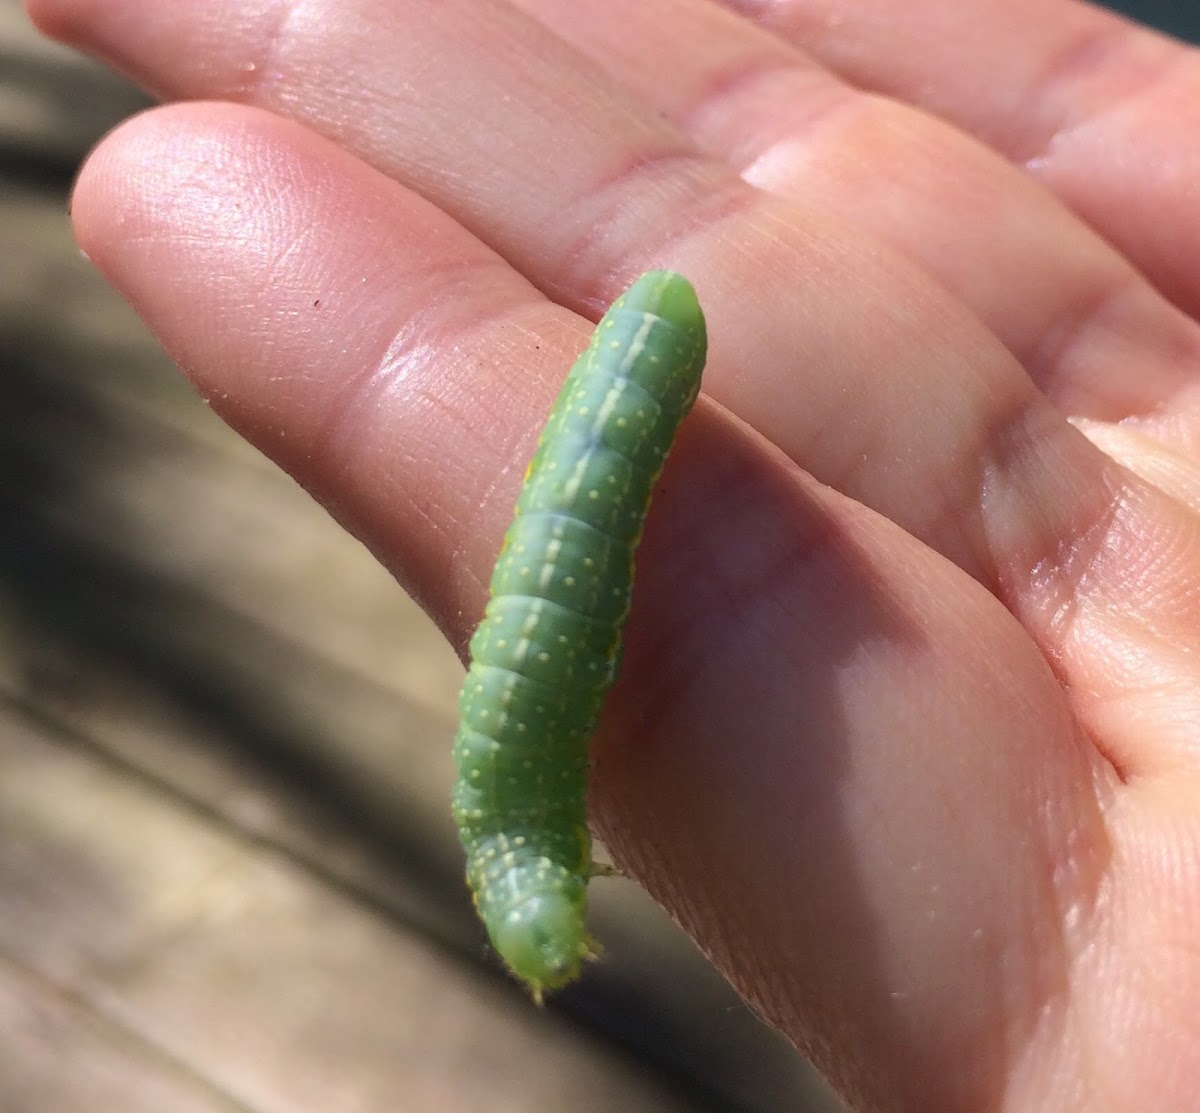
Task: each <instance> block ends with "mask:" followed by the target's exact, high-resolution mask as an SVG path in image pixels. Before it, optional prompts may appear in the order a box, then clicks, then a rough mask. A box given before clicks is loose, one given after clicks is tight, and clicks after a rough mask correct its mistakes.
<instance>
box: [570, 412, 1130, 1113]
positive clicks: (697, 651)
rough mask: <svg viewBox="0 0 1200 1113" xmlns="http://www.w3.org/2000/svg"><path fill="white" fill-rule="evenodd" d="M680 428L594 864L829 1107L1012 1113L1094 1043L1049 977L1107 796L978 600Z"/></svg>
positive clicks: (654, 538)
mask: <svg viewBox="0 0 1200 1113" xmlns="http://www.w3.org/2000/svg"><path fill="white" fill-rule="evenodd" d="M700 416H701V422H700V423H696V422H692V423H690V425H689V426H688V427H686V434H685V436H684V438H683V440H682V441H681V443H680V445H679V446H678V448H677V454H676V457H675V458H673V461H674V464H675V467H676V469H677V470H676V471H675V473H674V474H677V475H679V476H680V478H679V480H678V481H677V482H678V484H679V487H678V488H677V487H676V486H675V482H674V481H672V480H671V478H670V476H669V477H668V485H667V486H666V487H665V493H666V494H668V495H674V494H676V493H678V495H679V497H678V498H675V497H671V498H669V499H668V501H667V502H666V503H663V502H661V501H660V502H659V503H658V504H656V507H655V510H654V513H653V514H652V516H651V520H650V522H649V524H648V529H647V536H646V540H645V547H644V549H643V552H642V557H641V558H640V559H639V584H638V587H637V590H636V598H635V601H634V612H633V618H632V619H631V630H630V632H631V635H632V640H631V643H630V646H629V650H628V652H627V654H626V659H625V669H624V672H623V681H622V685H621V686H620V688H619V689H618V691H617V693H615V694H617V695H619V696H620V697H621V698H620V699H619V700H618V701H616V702H615V704H613V705H612V708H613V711H612V713H611V714H609V715H608V716H607V718H606V719H605V721H604V723H603V724H602V726H603V733H602V735H601V737H600V739H599V744H598V746H597V747H596V751H595V754H596V756H595V766H594V780H593V802H594V814H595V815H596V819H597V822H598V824H599V827H600V831H601V834H602V836H603V838H604V840H605V843H606V845H608V846H609V847H610V848H611V849H612V850H613V853H614V855H615V856H616V858H617V860H618V862H619V863H620V864H621V865H622V866H624V867H625V868H626V869H627V870H628V872H630V873H631V874H632V875H633V876H634V877H636V878H637V879H638V880H640V881H642V882H643V883H644V884H645V885H646V886H647V887H648V888H649V890H650V891H651V893H652V894H654V895H655V896H656V897H657V899H659V900H660V902H662V903H663V904H664V905H666V907H668V908H669V909H671V911H672V913H673V915H674V916H675V917H676V918H677V919H678V920H679V921H680V922H681V923H682V924H683V925H684V926H685V927H686V928H687V929H688V930H689V932H691V933H692V934H693V935H694V936H695V937H696V938H697V940H698V941H699V942H700V945H701V946H702V948H703V949H704V950H705V952H706V953H707V954H708V955H709V956H710V957H711V958H712V959H713V960H714V961H715V962H716V963H717V965H718V966H719V967H720V968H721V969H722V970H723V971H724V972H725V973H726V975H727V976H728V977H729V978H730V979H731V980H732V981H733V983H734V984H735V985H736V986H737V987H738V988H739V989H740V990H741V991H742V993H743V994H744V995H746V996H747V998H748V999H749V1000H750V1001H751V1002H752V1003H753V1004H754V1006H755V1007H756V1008H757V1009H758V1010H759V1011H760V1012H761V1013H762V1015H764V1016H765V1017H766V1018H767V1019H768V1020H770V1021H771V1022H772V1023H774V1024H775V1025H777V1026H778V1027H780V1028H781V1029H782V1030H783V1031H784V1032H785V1033H787V1034H789V1035H790V1036H791V1037H792V1039H793V1040H795V1041H796V1042H797V1043H798V1045H799V1046H800V1047H801V1048H802V1049H803V1050H805V1051H806V1052H807V1053H808V1054H809V1055H810V1056H811V1057H813V1058H814V1059H815V1060H816V1061H817V1063H818V1065H820V1066H821V1067H822V1069H823V1070H824V1071H825V1072H826V1073H827V1074H829V1075H830V1076H831V1077H832V1078H833V1080H834V1082H835V1084H836V1085H837V1087H838V1089H839V1090H840V1091H841V1092H842V1094H843V1095H844V1096H847V1097H850V1098H852V1099H855V1100H853V1101H852V1102H851V1104H852V1106H853V1107H854V1108H863V1109H868V1108H870V1109H875V1108H879V1109H882V1108H897V1109H899V1108H906V1109H907V1108H914V1109H915V1108H935V1107H936V1108H947V1109H949V1108H959V1109H982V1108H986V1107H988V1106H989V1105H991V1104H993V1101H992V1100H991V1097H990V1096H989V1095H994V1094H995V1093H998V1092H1001V1091H1004V1092H1006V1093H1008V1094H1010V1095H1011V1096H1012V1101H1013V1105H1014V1107H1017V1108H1032V1107H1034V1106H1035V1105H1037V1104H1039V1102H1038V1101H1036V1100H1034V1097H1033V1095H1034V1094H1036V1093H1037V1091H1038V1088H1039V1087H1040V1086H1042V1085H1045V1084H1046V1082H1047V1077H1046V1076H1047V1074H1048V1073H1049V1074H1053V1073H1054V1071H1055V1070H1056V1068H1057V1067H1058V1066H1059V1065H1060V1063H1061V1060H1060V1058H1059V1055H1060V1049H1061V1047H1062V1046H1067V1047H1078V1046H1082V1045H1086V1046H1088V1047H1093V1048H1097V1047H1098V1045H1099V1043H1100V1042H1101V1041H1100V1039H1099V1038H1098V1034H1097V1033H1095V1032H1093V1031H1090V1030H1087V1029H1086V1022H1085V1025H1084V1026H1083V1027H1077V1026H1076V1018H1077V1017H1089V1016H1091V1015H1093V1014H1092V1011H1091V1004H1092V998H1091V997H1090V996H1089V995H1088V993H1087V992H1086V990H1087V989H1088V988H1089V987H1082V989H1083V990H1084V991H1085V992H1076V990H1077V987H1076V986H1075V985H1074V983H1073V981H1072V977H1071V974H1070V971H1072V970H1073V969H1074V964H1075V962H1076V959H1077V958H1078V956H1079V954H1080V953H1081V952H1082V951H1084V950H1086V948H1087V946H1088V942H1086V941H1089V940H1093V939H1095V938H1096V933H1098V932H1102V931H1103V926H1104V923H1105V920H1104V915H1103V912H1102V911H1101V909H1100V908H1099V905H1098V903H1097V901H1098V895H1099V892H1100V887H1101V884H1102V881H1103V878H1104V875H1105V871H1106V868H1107V865H1108V862H1109V854H1110V848H1109V840H1108V836H1107V833H1106V831H1105V828H1104V823H1103V819H1102V815H1101V809H1100V807H1099V806H1098V804H1097V800H1096V796H1095V795H1094V793H1097V794H1099V796H1100V797H1101V798H1104V799H1106V800H1107V798H1108V796H1109V795H1110V794H1111V792H1112V791H1113V790H1114V785H1113V778H1112V776H1111V771H1110V770H1108V768H1107V767H1106V766H1105V764H1104V762H1103V761H1102V760H1101V759H1098V758H1097V755H1096V753H1095V751H1093V750H1092V749H1091V748H1090V746H1089V745H1088V744H1087V742H1086V741H1084V740H1083V739H1082V737H1081V736H1080V735H1079V734H1077V733H1076V728H1075V726H1074V724H1073V723H1072V722H1071V719H1070V713H1069V710H1068V704H1067V701H1066V699H1065V697H1064V693H1063V690H1062V689H1061V688H1060V687H1059V685H1058V684H1057V682H1056V681H1055V679H1054V678H1053V676H1052V675H1051V674H1050V672H1049V670H1048V669H1047V668H1046V665H1045V662H1044V660H1042V658H1041V657H1040V656H1039V655H1038V654H1037V653H1036V651H1033V650H1032V647H1031V646H1030V644H1029V642H1028V641H1027V640H1026V638H1025V635H1024V634H1023V632H1022V631H1021V630H1020V628H1019V627H1018V626H1017V624H1016V623H1015V622H1013V621H1012V619H1011V617H1010V616H1009V615H1008V614H1007V613H1005V612H1004V610H1003V608H1001V607H1000V606H999V605H998V604H997V603H996V601H995V600H994V599H993V598H991V597H990V596H988V595H987V594H986V593H984V592H981V591H980V590H979V588H978V585H976V584H974V583H973V582H971V581H969V580H967V579H966V578H965V577H963V576H962V575H961V573H959V572H958V571H957V570H956V569H953V568H952V567H950V566H948V565H946V564H945V563H943V562H941V561H938V560H936V559H934V560H930V559H929V554H928V551H927V550H923V549H922V548H921V547H920V546H918V545H915V544H914V543H913V542H912V540H911V539H910V538H907V537H904V536H902V535H900V534H899V532H898V531H896V530H895V527H894V526H892V525H891V524H890V523H886V522H882V521H880V520H879V519H877V518H876V517H875V516H874V515H871V514H870V513H868V512H866V511H864V510H863V509H862V508H861V507H853V506H851V505H849V504H847V503H846V500H844V499H842V498H841V497H840V496H838V495H836V493H833V492H830V491H828V490H826V489H821V488H818V487H815V486H814V485H812V484H811V482H808V481H806V480H805V479H804V477H802V476H801V475H799V474H798V473H797V472H796V471H795V470H794V469H792V470H791V471H788V470H786V469H777V468H776V467H775V466H774V465H775V463H776V460H775V459H773V458H772V454H771V453H769V452H766V451H763V450H762V448H761V447H760V446H755V445H753V444H749V445H747V444H744V443H739V440H738V437H737V430H734V431H726V432H725V433H724V435H723V436H722V437H721V438H720V439H719V445H720V447H719V448H718V447H717V445H716V444H710V443H709V441H708V438H707V436H706V434H707V427H706V423H705V418H709V417H711V415H710V414H708V413H703V412H702V413H701V415H700ZM740 431H741V432H742V433H743V434H744V432H745V430H744V427H740ZM698 476H699V477H701V482H702V483H704V484H705V486H704V491H705V501H704V502H703V504H699V503H696V502H694V501H693V500H692V498H691V496H692V495H693V494H694V493H695V491H694V487H693V484H694V483H695V481H696V479H697V477H698ZM713 522H720V523H721V528H720V529H719V530H714V529H712V528H711V527H712V523H713ZM681 586H682V587H683V588H684V590H683V591H682V592H681V591H680V588H681ZM664 599H665V600H667V602H666V603H665V604H664V603H663V602H662V601H663V600H664ZM631 693H633V694H632V695H631ZM1106 968H1107V967H1106ZM1068 986H1069V987H1070V988H1067V987H1068ZM1098 988H1099V987H1096V986H1092V987H1090V989H1091V990H1097V989H1098ZM1051 1017H1052V1018H1053V1019H1052V1020H1050V1022H1049V1023H1044V1022H1045V1021H1047V1019H1048V1018H1051ZM1060 1038H1061V1040H1062V1044H1061V1045H1060V1044H1059V1043H1058V1041H1059V1040H1060ZM1016 1048H1019V1049H1020V1050H1019V1052H1016V1055H1017V1059H1019V1060H1020V1062H1021V1063H1024V1064H1029V1063H1037V1064H1039V1067H1038V1068H1037V1069H1033V1070H1023V1069H1022V1068H1021V1066H1020V1064H1019V1063H1018V1062H1017V1061H1015V1060H1014V1059H1013V1058H1012V1057H1011V1056H1012V1055H1013V1053H1014V1049H1016ZM1083 1058H1084V1059H1085V1060H1086V1059H1087V1058H1088V1056H1087V1054H1086V1053H1085V1055H1084V1057H1083ZM1006 1080H1007V1081H1006ZM1026 1087H1028V1090H1026Z"/></svg>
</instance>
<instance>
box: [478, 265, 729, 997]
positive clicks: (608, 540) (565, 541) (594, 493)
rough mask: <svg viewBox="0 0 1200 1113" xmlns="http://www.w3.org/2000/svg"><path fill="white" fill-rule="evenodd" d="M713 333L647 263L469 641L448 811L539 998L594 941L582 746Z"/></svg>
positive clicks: (557, 433)
mask: <svg viewBox="0 0 1200 1113" xmlns="http://www.w3.org/2000/svg"><path fill="white" fill-rule="evenodd" d="M706 344H707V340H706V334H705V326H704V315H703V314H702V313H701V311H700V306H699V303H698V302H697V300H696V294H695V291H694V290H693V289H692V286H691V284H690V283H689V282H688V281H687V279H685V278H683V277H682V276H680V275H678V274H673V273H672V272H670V271H651V272H650V273H649V274H645V275H643V276H642V277H641V278H639V279H638V280H637V282H635V283H634V284H633V285H632V286H631V287H630V288H629V289H628V290H627V291H626V292H625V293H624V294H623V295H622V296H621V297H619V298H618V299H617V300H616V302H614V303H613V306H612V308H611V309H609V311H608V312H607V313H606V314H605V315H604V316H603V318H601V320H600V323H599V325H597V326H596V331H595V333H594V334H593V336H592V340H591V343H590V344H589V345H588V347H587V349H586V351H584V353H583V354H582V355H581V356H580V357H579V359H578V360H577V361H576V363H575V365H574V367H572V368H571V371H570V373H569V374H568V375H567V379H566V382H565V383H564V384H563V388H562V391H561V393H560V394H559V396H558V400H557V402H556V403H555V405H554V408H553V410H551V412H550V417H549V419H548V420H547V422H546V426H545V428H544V429H543V430H542V436H541V439H540V440H539V441H538V447H537V451H536V452H535V453H534V456H533V460H532V461H531V462H530V464H529V469H528V471H527V472H526V475H525V485H524V487H523V488H522V489H521V494H520V496H519V498H518V499H517V506H516V514H515V517H514V519H513V523H512V525H511V526H510V527H509V529H508V533H507V534H506V535H505V538H504V544H503V546H502V547H501V550H500V555H499V557H498V558H497V560H496V567H495V570H494V571H493V573H492V584H491V598H490V600H489V602H488V606H487V610H486V612H485V614H484V617H483V621H482V622H481V623H480V624H479V629H478V630H476V631H475V636H474V637H473V638H472V639H471V667H470V669H469V670H468V672H467V677H466V680H465V681H464V683H463V689H462V694H461V696H460V697H459V715H460V723H459V728H458V733H457V735H456V736H455V739H454V759H455V762H456V763H457V765H458V780H457V782H456V784H455V788H454V818H455V822H456V823H457V824H458V831H459V837H460V838H461V840H462V844H463V846H464V848H465V849H466V852H467V882H468V884H469V885H470V887H471V891H472V893H473V895H474V898H475V907H476V908H477V909H478V910H479V915H480V917H481V918H482V919H483V922H484V925H485V926H486V928H487V931H488V935H489V937H490V938H491V941H492V945H493V946H494V947H495V948H496V950H497V952H498V953H499V954H500V957H501V958H502V959H503V960H504V961H505V963H506V964H507V966H508V967H509V969H510V970H511V971H512V972H513V973H514V974H515V975H516V976H517V977H518V978H520V979H521V980H522V981H523V982H524V983H525V984H526V985H527V986H528V987H529V989H530V991H531V992H532V994H533V995H534V997H535V998H536V999H537V1000H539V1001H540V1000H541V997H542V994H543V992H544V991H546V990H552V989H558V988H560V987H562V986H564V985H566V984H567V983H568V982H570V981H572V980H573V979H574V978H576V977H577V976H578V974H579V971H580V967H581V965H582V963H583V962H584V961H585V960H587V959H590V958H594V957H596V956H597V955H598V954H599V947H598V946H597V944H596V942H595V941H594V940H593V939H592V938H591V936H590V935H589V934H588V931H587V928H586V925H585V923H584V919H585V912H586V888H587V883H588V880H589V879H590V878H591V876H592V875H593V873H594V872H597V867H595V866H594V864H593V862H592V846H591V837H590V835H589V834H588V829H587V808H586V794H587V767H588V758H587V743H588V738H589V737H590V735H591V733H592V731H593V729H594V728H595V724H596V719H597V716H598V715H599V713H600V707H601V704H602V703H603V701H604V697H605V695H606V693H607V692H608V689H609V688H610V687H611V686H612V682H613V680H614V679H615V677H616V672H617V665H618V662H619V660H620V654H621V629H622V627H623V626H624V623H625V618H626V615H627V614H628V611H629V598H630V592H631V590H632V587H633V555H634V550H635V549H636V548H637V544H638V540H639V539H640V537H641V532H642V523H643V521H644V520H645V517H646V511H647V509H648V507H649V502H650V496H651V493H652V492H653V488H654V483H655V481H656V479H657V478H658V474H659V472H660V471H661V470H662V465H663V461H664V460H665V459H666V456H667V453H668V452H669V451H670V449H671V445H672V443H673V442H674V440H675V434H676V433H677V432H678V430H679V426H680V424H681V422H682V421H683V419H684V417H685V416H686V415H687V413H688V411H689V410H690V409H691V407H692V403H693V402H694V401H695V399H696V395H697V394H698V393H699V390H700V375H701V372H702V370H703V368H704V358H705V351H706ZM599 872H604V871H603V869H601V870H600V871H599Z"/></svg>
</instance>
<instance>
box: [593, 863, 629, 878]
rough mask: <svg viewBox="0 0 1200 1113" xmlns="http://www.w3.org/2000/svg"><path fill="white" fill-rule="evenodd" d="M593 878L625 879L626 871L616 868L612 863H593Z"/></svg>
mask: <svg viewBox="0 0 1200 1113" xmlns="http://www.w3.org/2000/svg"><path fill="white" fill-rule="evenodd" d="M591 876H592V877H624V876H625V874H624V871H622V870H621V869H620V867H618V866H614V865H613V864H612V862H593V863H592V866H591Z"/></svg>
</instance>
